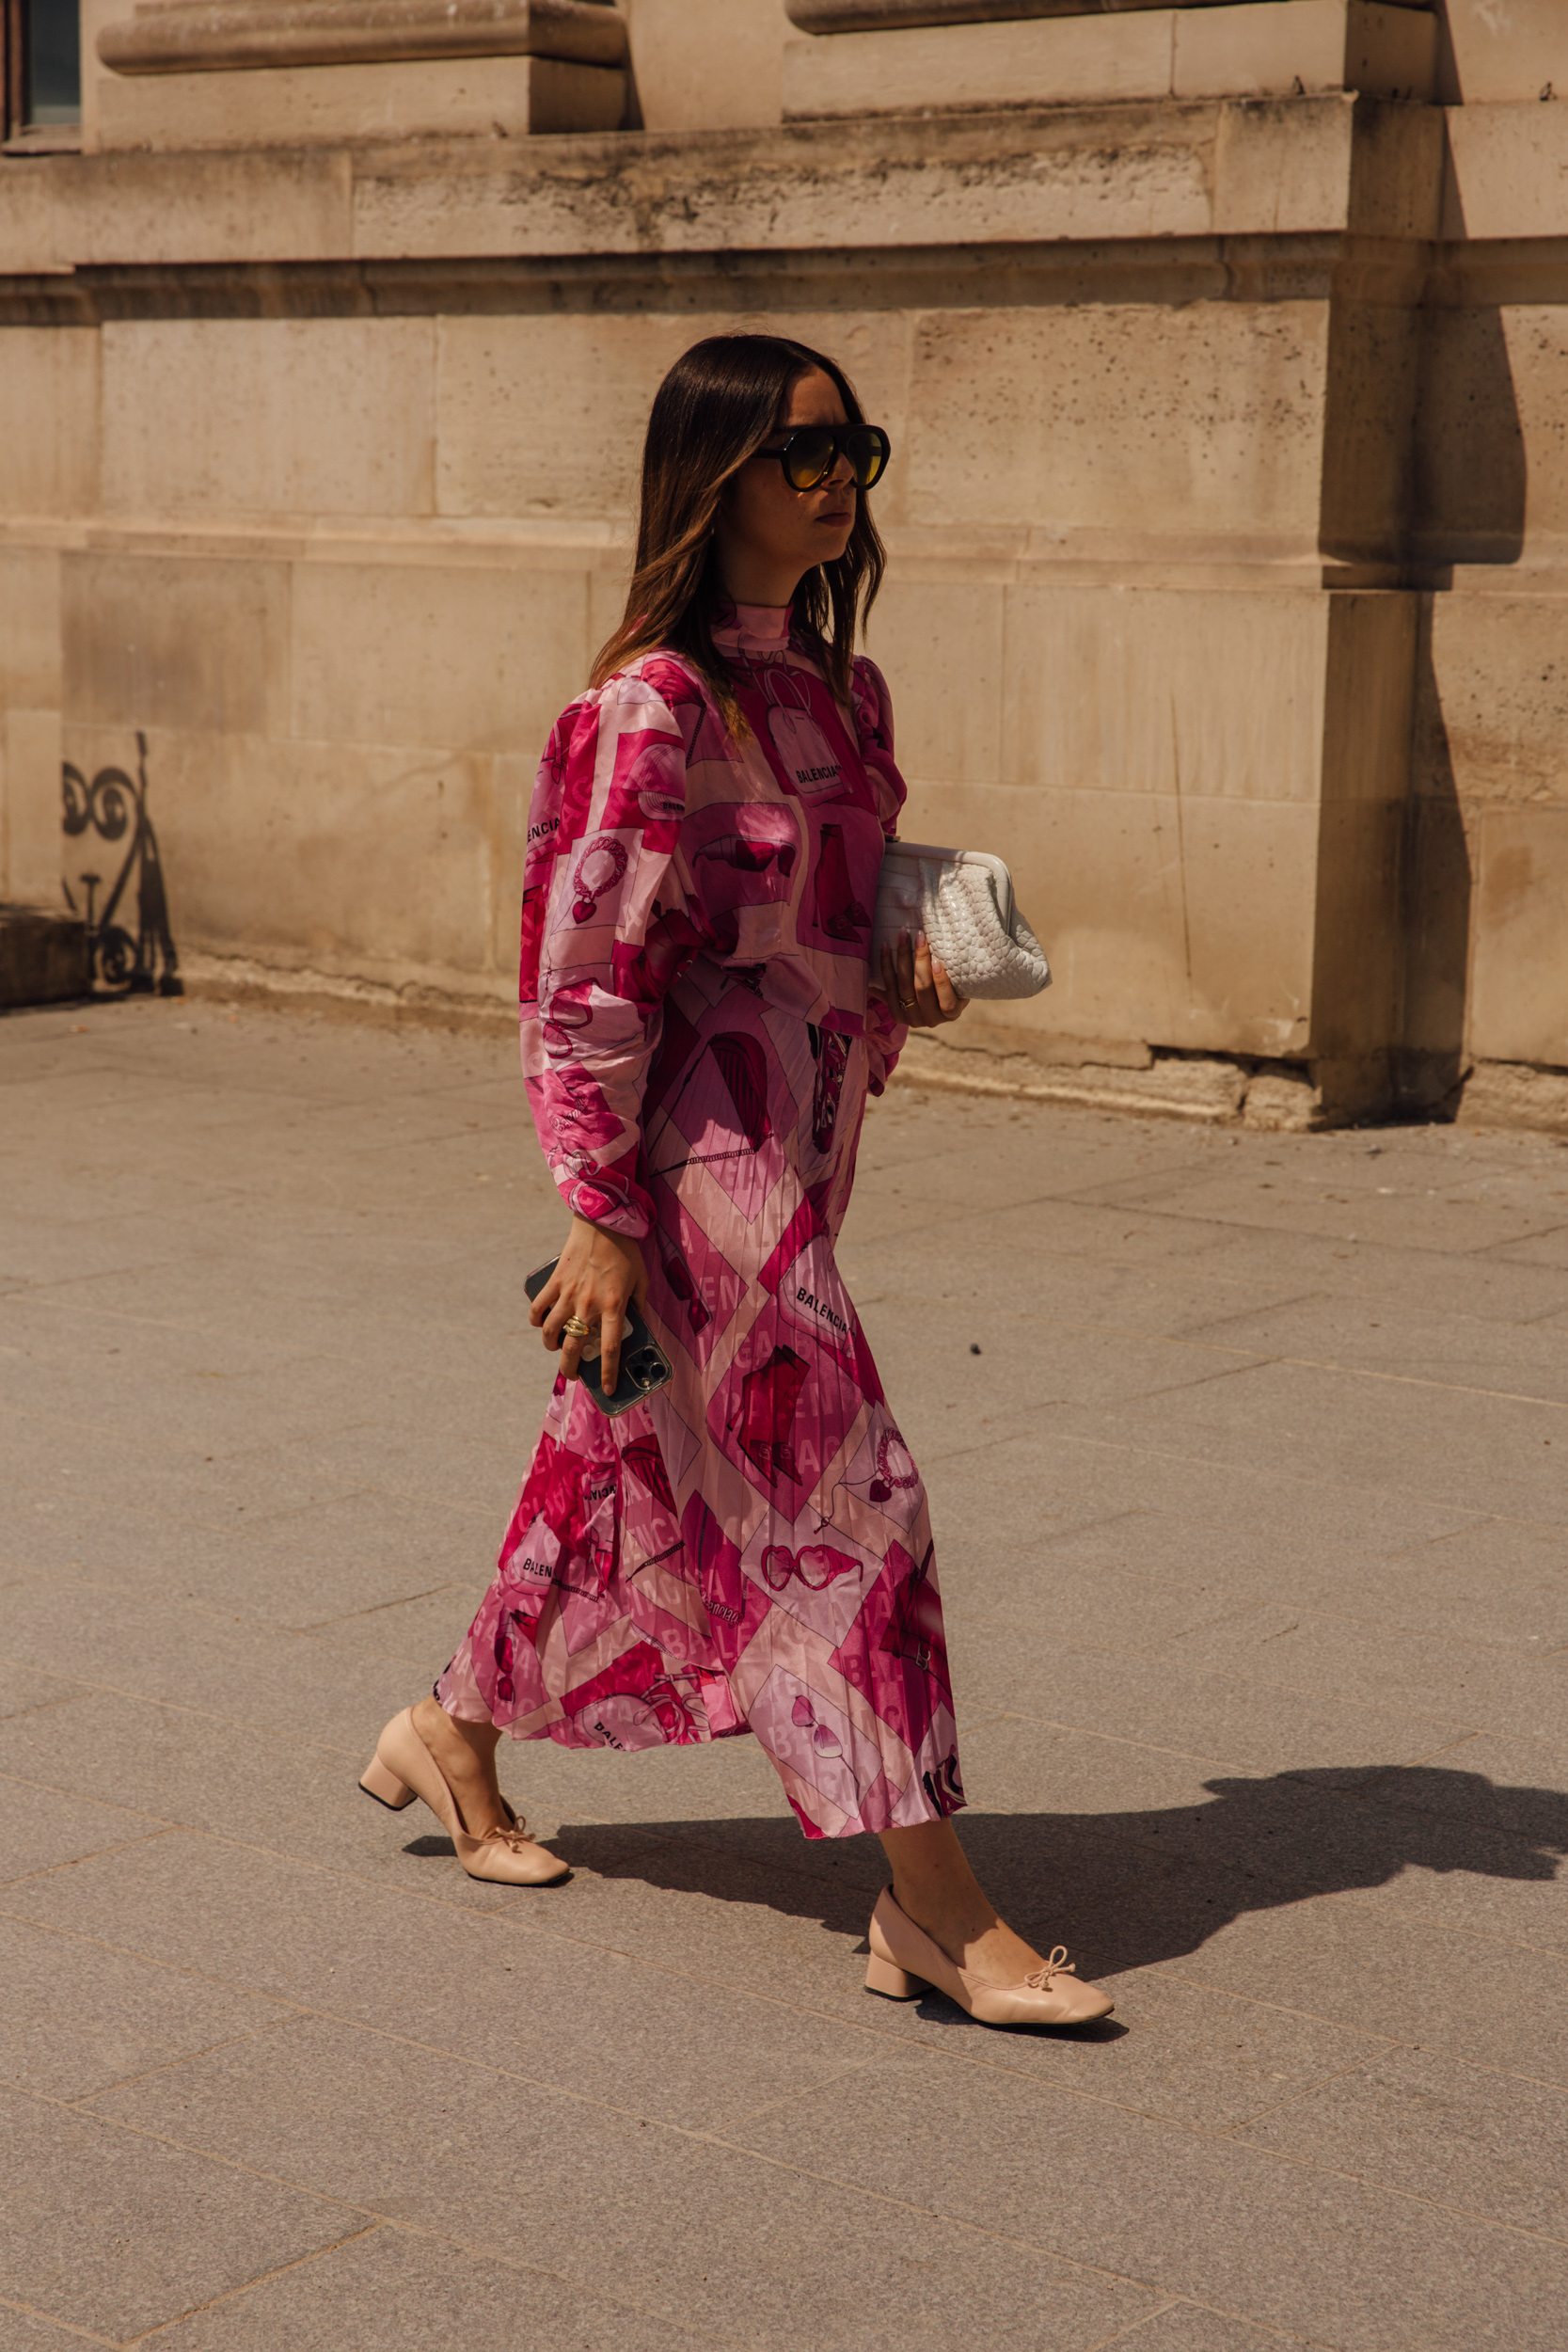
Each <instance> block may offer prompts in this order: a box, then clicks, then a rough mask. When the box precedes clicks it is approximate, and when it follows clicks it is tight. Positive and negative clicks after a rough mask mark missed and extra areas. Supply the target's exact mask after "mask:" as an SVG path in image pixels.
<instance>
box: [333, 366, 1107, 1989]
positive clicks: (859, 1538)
mask: <svg viewBox="0 0 1568 2352" xmlns="http://www.w3.org/2000/svg"><path fill="white" fill-rule="evenodd" d="M888 455H889V444H888V440H887V437H886V435H885V434H884V433H882V432H881V431H880V430H879V428H878V427H876V426H873V425H869V424H867V423H866V422H865V421H864V419H863V416H862V414H861V410H860V406H859V404H858V403H857V401H856V399H855V395H854V393H853V391H852V390H851V389H850V386H849V384H848V382H847V379H846V378H845V376H844V375H843V373H841V371H840V370H839V369H838V368H837V367H836V366H835V365H834V363H833V362H832V360H831V359H828V358H824V357H822V355H821V354H819V353H817V352H814V351H811V350H808V349H807V348H806V347H805V346H803V345H801V344H799V343H794V342H784V341H781V340H778V339H776V338H774V337H771V336H762V335H725V336H716V337H713V338H711V339H710V340H709V341H707V342H701V343H698V344H696V345H695V346H694V347H693V349H691V350H690V351H689V352H688V353H687V354H686V355H685V357H684V358H681V359H680V360H679V361H677V363H676V365H675V366H674V367H673V369H672V371H671V373H670V374H669V375H668V376H667V377H666V379H665V381H664V383H663V385H662V386H661V387H660V389H659V391H658V394H657V398H656V400H655V402H654V407H653V414H652V417H651V420H650V422H649V427H648V436H647V444H646V448H645V452H644V458H643V474H642V504H641V530H640V533H639V541H638V550H637V564H636V570H635V573H634V576H633V579H632V584H631V592H630V596H629V597H628V600H627V604H626V618H625V620H624V621H623V622H622V625H621V627H620V628H619V629H618V630H617V631H616V633H615V635H614V636H613V637H612V638H611V639H610V643H609V644H608V645H607V646H606V647H605V648H604V650H603V652H602V653H601V654H600V656H599V658H598V661H597V663H596V665H595V669H594V685H593V686H592V687H591V689H590V691H588V692H587V693H585V694H583V695H582V696H580V697H579V699H578V701H576V702H574V703H573V704H572V705H571V706H570V707H569V708H568V709H567V710H566V711H565V712H564V713H563V714H562V718H561V719H560V721H559V722H558V723H557V725H556V727H555V730H554V732H553V734H552V736H551V738H550V741H549V745H548V748H547V750H546V755H545V759H544V764H543V766H542V767H541V769H540V771H539V777H538V781H537V783H536V785H535V787H534V794H533V803H532V807H531V812H530V823H529V852H528V864H527V868H526V874H525V886H524V897H523V925H522V982H521V996H522V1025H523V1028H522V1034H523V1061H524V1068H525V1071H526V1073H527V1079H528V1089H529V1098H530V1104H531V1109H532V1112H533V1117H534V1121H535V1124H536V1126H537V1128H538V1132H539V1139H540V1143H541V1145H542V1147H543V1149H544V1152H545V1155H546V1159H547V1160H548V1162H549V1165H550V1168H551V1169H552V1171H553V1173H554V1175H555V1178H556V1181H557V1183H558V1184H559V1186H560V1189H561V1192H562V1197H563V1199H564V1200H565V1203H566V1206H567V1208H568V1209H569V1210H570V1212H571V1229H570V1232H569V1233H568V1236H567V1239H566V1242H565V1245H564V1247H563V1248H562V1253H561V1256H560V1259H559V1261H558V1262H557V1263H556V1266H555V1270H554V1273H553V1275H552V1276H551V1278H550V1279H549V1280H548V1281H547V1282H546V1285H545V1287H544V1288H543V1289H542V1291H541V1292H540V1294H539V1296H538V1297H537V1299H536V1300H535V1302H534V1307H533V1311H532V1320H533V1323H534V1324H535V1326H537V1327H540V1328H541V1329H542V1331H543V1334H544V1340H545V1344H546V1347H549V1348H552V1349H556V1348H559V1349H560V1351H561V1356H562V1376H561V1378H560V1379H559V1380H558V1381H557V1384H556V1390H555V1394H554V1396H553V1398H552V1400H551V1404H550V1406H549V1410H548V1413H547V1415H546V1422H545V1429H544V1434H543V1436H542V1437H541V1438H540V1442H539V1449H538V1452H537V1454H535V1456H534V1460H533V1465H532V1468H531V1470H530V1472H529V1476H528V1479H527V1481H526V1483H525V1485H524V1487H523V1491H522V1495H521V1498H520V1500H519V1502H518V1504H517V1507H516V1509H515V1512H514V1514H513V1517H512V1521H511V1524H510V1526H509V1527H508V1529H507V1532H506V1535H505V1538H504V1540H503V1542H502V1545H501V1551H500V1561H499V1567H498V1570H497V1574H496V1579H495V1581H494V1583H493V1584H492V1585H491V1587H490V1590H489V1592H488V1593H487V1594H486V1596H485V1598H484V1601H483V1606H482V1607H481V1609H480V1612H479V1614H478V1616H477V1617H476V1618H475V1620H474V1622H473V1625H472V1627H471V1628H470V1629H469V1631H468V1633H467V1635H466V1637H465V1639H464V1641H463V1643H462V1645H460V1647H459V1649H458V1651H457V1654H456V1656H455V1657H454V1658H453V1659H452V1661H451V1664H450V1665H449V1666H448V1667H447V1669H446V1672H445V1673H444V1674H443V1675H442V1676H441V1677H440V1679H439V1681H438V1682H437V1683H436V1691H435V1695H434V1696H433V1697H431V1698H427V1699H422V1700H420V1702H419V1704H418V1705H417V1706H415V1707H413V1708H409V1709H407V1710H405V1712H404V1714H402V1715H400V1716H398V1717H396V1718H394V1720H393V1722H392V1723H390V1724H388V1726H387V1729H386V1730H385V1731H384V1732H383V1734H382V1737H381V1740H380V1742H379V1744H378V1747H377V1751H376V1756H375V1759H374V1760H373V1762H372V1765H371V1767H370V1769H369V1770H368V1772H366V1774H365V1778H364V1783H363V1785H364V1787H365V1788H368V1789H369V1790H370V1792H371V1794H372V1795H374V1796H377V1797H379V1798H381V1799H382V1801H383V1802H384V1803H388V1804H406V1803H408V1802H409V1800H410V1798H411V1796H413V1795H419V1796H420V1797H422V1798H424V1799H425V1801H426V1803H427V1804H430V1805H431V1806H432V1808H433V1809H434V1810H435V1811H436V1813H437V1814H438V1815H439V1816H440V1818H441V1819H442V1820H444V1821H445V1822H446V1824H447V1826H448V1828H449V1830H450V1831H451V1834H452V1836H453V1838H454V1840H455V1842H456V1845H457V1849H458V1852H459V1856H460V1858H461V1859H462V1861H463V1864H464V1867H465V1868H467V1870H468V1871H469V1872H470V1873H471V1874H472V1875H474V1876H476V1877H481V1878H487V1879H498V1880H502V1881H506V1882H509V1883H525V1884H544V1883H548V1882H549V1881H551V1880H555V1879H560V1878H562V1877H564V1876H565V1875H566V1871H565V1866H564V1865H563V1864H562V1862H561V1861H560V1860H559V1858H558V1857H557V1856H556V1855H554V1854H552V1853H550V1852H549V1851H547V1850H546V1848H544V1847H542V1846H539V1845H536V1844H535V1843H533V1841H532V1840H531V1839H530V1838H529V1836H528V1835H527V1830H526V1826H525V1824H524V1823H522V1822H521V1821H519V1820H517V1819H516V1817H515V1815H514V1814H513V1812H512V1811H511V1808H510V1807H509V1806H508V1804H506V1801H505V1799H504V1798H503V1797H502V1796H501V1794H500V1791H499V1786H498V1783H497V1778H496V1765H495V1756H496V1748H497V1745H498V1742H499V1737H500V1734H501V1733H502V1732H503V1731H505V1732H508V1733H510V1734H511V1735H512V1736H513V1737H514V1738H517V1739H538V1738H541V1737H548V1738H550V1739H553V1740H559V1741H560V1742H561V1743H562V1745H563V1746H567V1747H602V1746H613V1747H617V1748H639V1747H647V1746H653V1745H657V1744H659V1743H662V1742H669V1741H673V1742H680V1743H686V1742H689V1741H696V1740H714V1739H722V1738H725V1737H727V1736H729V1735H730V1734H733V1733H739V1732H745V1731H750V1732H752V1733H753V1734H754V1735H755V1737H756V1738H757V1739H758V1740H760V1741H761V1742H762V1744H763V1746H764V1748H765V1749H766V1751H767V1753H768V1756H769V1758H770V1759H771V1761H772V1762H773V1764H774V1766H775V1767H776V1769H777V1771H778V1773H779V1777H780V1779H781V1780H782V1781H783V1783H784V1793H785V1795H786V1796H787V1797H788V1799H789V1802H790V1804H792V1805H793V1806H794V1808H795V1811H796V1814H797V1815H798V1817H799V1819H800V1825H801V1828H802V1829H803V1830H804V1832H805V1834H806V1836H808V1837H844V1836H858V1835H863V1834H866V1833H875V1834H876V1835H877V1836H879V1838H880V1839H881V1842H882V1845H883V1848H884V1850H885V1851H886V1854H887V1859H888V1862H889V1865H890V1866H891V1870H892V1877H893V1883H892V1887H891V1888H890V1889H889V1890H888V1891H887V1892H885V1893H884V1894H883V1895H882V1896H881V1898H880V1899H879V1902H878V1904H877V1909H876V1912H875V1914H874V1915H873V1917H872V1921H871V1926H870V1930H869V1939H870V1946H871V1961H870V1965H869V1969H868V1972H867V1984H868V1985H869V1987H870V1988H871V1989H872V1990H873V1991H876V1992H879V1993H885V1994H890V1995H892V1996H894V1997H906V1998H907V1997H911V1996H913V1995H914V1994H918V1993H919V1992H920V1991H921V1990H923V1988H924V1987H925V1986H926V1985H927V1984H930V1985H936V1986H938V1987H940V1988H941V1989H942V1991H943V1992H946V1993H948V1994H951V1995H952V1997H953V1998H954V1999H956V2000H958V2001H959V2002H961V2003H962V2005H963V2006H964V2007H965V2008H966V2009H968V2010H970V2011H971V2012H972V2014H974V2016H976V2017H978V2018H980V2019H982V2020H983V2021H984V2022H986V2023H988V2024H995V2025H1025V2024H1036V2025H1067V2024H1081V2023H1084V2022H1085V2021H1087V2020H1089V2019H1091V2018H1095V2017H1100V2016H1103V2015H1104V2014H1105V2013H1106V2012H1107V2011H1108V2010H1109V2009H1110V2008H1111V2003H1110V2001H1109V2000H1108V1999H1107V1998H1106V1997H1105V1995H1104V1994H1101V1993H1099V1992H1097V1991H1096V1990H1095V1989H1094V1988H1093V1987H1091V1986H1087V1985H1081V1984H1080V1983H1079V1982H1078V1981H1077V1979H1076V1978H1075V1976H1074V1975H1073V1973H1072V1970H1071V1966H1070V1963H1068V1962H1067V1958H1066V1954H1065V1952H1064V1951H1063V1950H1062V1949H1061V1948H1060V1947H1057V1949H1056V1950H1055V1951H1054V1952H1053V1954H1052V1955H1051V1957H1050V1958H1049V1959H1045V1958H1042V1957H1041V1955H1040V1954H1039V1953H1037V1952H1036V1951H1034V1950H1032V1949H1031V1948H1030V1947H1029V1946H1028V1945H1027V1944H1025V1943H1024V1942H1023V1941H1022V1939H1021V1938H1020V1937H1019V1936H1017V1935H1015V1934H1014V1933H1013V1931H1012V1930H1011V1929H1010V1928H1008V1927H1007V1926H1006V1924H1005V1923H1004V1922H1003V1921H1002V1920H1001V1919H1000V1918H999V1917H998V1916H997V1915H996V1913H995V1911H994V1910H993V1909H992V1907H991V1905H990V1902H989V1901H988V1900H987V1899H986V1897H985V1895H984V1894H983V1892H982V1891H981V1889H980V1887H979V1885H978V1884H977V1883H976V1881H975V1879H974V1875H973V1873H972V1872H971V1870H970V1868H969V1867H968V1864H967V1863H966V1861H965V1859H964V1855H963V1851H962V1848H961V1847H960V1845H959V1843H958V1836H957V1833H956V1832H955V1830H954V1827H953V1824H952V1820H951V1816H952V1815H953V1814H954V1813H956V1812H957V1811H958V1809H959V1808H960V1807H961V1805H962V1804H963V1802H964V1797H963V1785H962V1781H961V1779H960V1777H959V1771H958V1734H957V1726H956V1724H955V1720H954V1711H953V1697H952V1691H951V1687H950V1682H949V1677H948V1667H947V1654H946V1650H945V1647H944V1645H943V1640H942V1603H941V1599H940V1596H939V1593H938V1588H937V1580H936V1571H935V1567H934V1565H933V1559H932V1546H931V1536H930V1529H929V1524H928V1518H927V1506H926V1497H925V1492H924V1489H923V1487H922V1486H921V1483H920V1477H919V1473H918V1472H917V1470H916V1469H915V1466H914V1464H913V1462H912V1461H911V1458H910V1455H909V1453H908V1451H907V1450H906V1448H905V1446H904V1443H903V1440H902V1438H900V1436H899V1433H898V1428H897V1424H896V1422H895V1420H894V1417H893V1414H892V1412H891V1410H890V1408H889V1406H888V1405H887V1403H886V1402H885V1400H884V1398H883V1394H882V1388H881V1383H880V1381H879V1378H878V1375H877V1369H876V1366H875V1364H874V1363H873V1362H872V1359H871V1355H870V1351H869V1349H868V1348H867V1346H866V1343H865V1341H864V1338H863V1334H862V1331H861V1328H860V1325H859V1322H858V1320H857V1318H856V1315H855V1311H854V1308H853V1306H852V1304H851V1303H850V1300H849V1297H848V1295H847V1292H846V1290H845V1288H844V1284H843V1282H842V1280H841V1279H840V1277H839V1274H838V1269H837V1266H836V1264H835V1263H834V1257H833V1245H834V1242H835V1240H836V1237H837V1234H838V1231H839V1227H840V1225H841V1224H842V1222H843V1218H844V1213H845V1210H846V1208H847V1205H848V1200H849V1191H850V1186H851V1184H852V1182H853V1177H854V1166H855V1150H856V1145H857V1143H858V1141H859V1137H860V1130H861V1122H862V1119H863V1115H864V1109H865V1103H866V1098H867V1095H868V1094H879V1093H880V1092H881V1090H882V1088H883V1085H884V1084H885V1082H886V1079H887V1075H888V1073H889V1071H890V1070H891V1069H892V1067H893V1065H894V1062H895V1059H896V1057H897V1054H898V1050H899V1047H900V1046H901V1044H902V1043H903V1040H904V1035H905V1031H906V1029H907V1028H909V1027H926V1028H930V1027H935V1026H937V1025H939V1024H941V1023H943V1022H946V1021H952V1020H956V1019H958V1016H959V1014H960V1013H961V1012H962V1010H963V1004H962V1001H961V1000H960V999H959V998H958V996H957V995H956V993H954V991H953V989H952V987H951V985H950V984H949V982H948V979H947V977H946V975H945V973H944V972H943V971H942V967H941V965H940V964H934V963H933V962H932V961H931V957H930V953H929V950H928V948H927V946H926V943H925V941H924V940H923V939H918V940H914V941H911V940H909V939H907V938H905V939H903V940H901V941H900V944H899V946H898V949H897V952H896V955H889V956H887V957H886V958H884V962H883V968H882V970H881V971H880V973H879V974H877V975H875V976H874V975H873V974H872V972H871V970H870V940H871V920H872V912H873V909H874V906H875V903H876V897H877V880H878V872H879V866H880V863H881V857H882V851H883V850H884V848H885V846H886V843H887V841H888V840H889V839H891V838H892V836H893V834H894V832H895V826H896V821H897V817H898V811H899V808H900V806H901V805H902V803H903V800H904V785H903V782H902V780H901V778H900V777H899V774H898V771H897V769H896V768H895V765H894V760H893V724H892V717H891V712H890V708H889V703H888V693H887V688H886V686H885V684H884V682H883V680H882V678H881V675H880V674H879V671H878V670H877V669H876V668H875V667H874V666H873V665H872V663H871V662H869V661H867V660H864V659H863V658H860V659H857V658H855V656H854V642H855V636H856V632H857V628H858V626H859V624H860V622H861V620H862V619H863V615H864V612H865V611H866V609H867V608H868V607H869V605H870V603H871V599H872V597H873V596H875V594H876V591H877V587H878V584H879V580H880V578H881V573H882V567H883V552H882V547H881V542H880V540H879V537H878V535H877V531H876V527H875V525H874V524H873V522H872V520H871V516H870V513H869V510H868V506H867V501H866V495H865V494H866V492H867V491H868V490H869V489H870V487H871V485H873V484H874V483H875V482H876V480H877V479H878V477H879V474H880V473H881V471H882V469H883V467H884V466H885V464H886V462H887V458H888ZM631 1305H635V1306H636V1307H637V1308H638V1309H639V1310H640V1311H641V1312H643V1313H644V1314H645V1316H646V1319H647V1322H648V1324H649V1326H650V1327H651V1329H652V1331H653V1334H654V1336H655V1337H656V1338H657V1341H658V1342H659V1343H660V1344H661V1346H662V1347H663V1349H664V1351H665V1353H666V1354H667V1355H668V1356H669V1358H670V1359H671V1361H672V1363H673V1379H672V1380H671V1382H670V1383H669V1385H668V1386H667V1387H665V1388H663V1389H662V1390H660V1391H657V1393H655V1394H653V1395H651V1396H650V1397H649V1398H648V1400H647V1401H646V1402H645V1403H644V1404H641V1405H638V1406H633V1407H632V1408H631V1409H630V1410H629V1411H627V1412H626V1413H624V1414H623V1415H621V1416H620V1417H619V1418H616V1419H610V1418H608V1417H607V1416H606V1415H605V1414H604V1413H603V1412H602V1410H601V1409H600V1407H599V1406H598V1404H597V1403H596V1402H595V1400H594V1398H593V1396H591V1395H590V1393H589V1392H588V1391H587V1390H586V1389H585V1388H584V1386H583V1385H582V1383H581V1382H580V1381H579V1380H578V1365H579V1362H580V1361H581V1359H582V1353H583V1349H584V1346H585V1344H586V1345H589V1346H590V1347H591V1346H592V1345H593V1344H594V1343H595V1341H596V1343H597V1344H598V1345H599V1347H600V1349H601V1350H602V1359H603V1362H602V1370H603V1386H604V1390H605V1391H606V1393H609V1392H610V1391H612V1390H613V1388H614V1385H615V1381H616V1375H617V1367H618V1359H619V1354H620V1346H621V1340H622V1335H623V1331H624V1328H625V1318H626V1312H627V1310H628V1307H629V1306H631Z"/></svg>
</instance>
